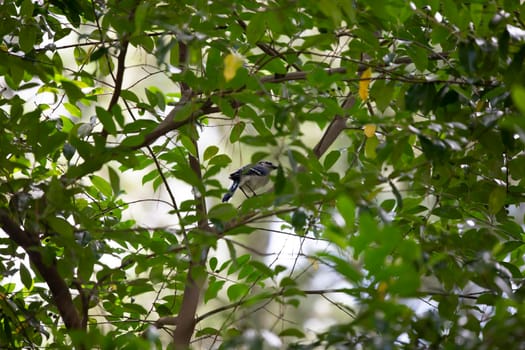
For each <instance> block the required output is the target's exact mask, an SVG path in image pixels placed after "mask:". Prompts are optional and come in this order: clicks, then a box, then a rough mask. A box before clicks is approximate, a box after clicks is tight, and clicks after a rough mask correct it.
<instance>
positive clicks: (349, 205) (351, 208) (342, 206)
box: [336, 195, 355, 228]
mask: <svg viewBox="0 0 525 350" xmlns="http://www.w3.org/2000/svg"><path fill="white" fill-rule="evenodd" d="M336 207H337V210H338V211H339V213H340V214H341V215H342V216H343V218H344V219H345V223H346V227H348V228H353V227H354V223H355V204H354V202H353V201H352V200H351V199H350V198H349V197H348V196H346V195H341V196H339V197H338V198H337V201H336Z"/></svg>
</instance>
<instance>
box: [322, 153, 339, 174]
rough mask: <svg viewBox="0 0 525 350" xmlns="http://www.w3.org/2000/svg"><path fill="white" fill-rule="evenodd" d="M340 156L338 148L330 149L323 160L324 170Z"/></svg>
mask: <svg viewBox="0 0 525 350" xmlns="http://www.w3.org/2000/svg"><path fill="white" fill-rule="evenodd" d="M340 156H341V152H340V151H338V150H333V151H330V153H328V154H327V155H326V157H325V159H324V162H323V167H324V168H325V170H329V169H330V168H331V167H332V166H333V165H334V164H335V162H337V160H338V159H339V157H340Z"/></svg>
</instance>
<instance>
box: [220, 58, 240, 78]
mask: <svg viewBox="0 0 525 350" xmlns="http://www.w3.org/2000/svg"><path fill="white" fill-rule="evenodd" d="M242 63H243V61H242V58H241V57H240V56H238V55H235V54H233V53H230V54H228V55H227V56H226V57H224V72H223V74H224V79H225V80H226V81H230V80H232V79H233V78H235V74H236V73H237V70H238V69H239V68H241V67H242Z"/></svg>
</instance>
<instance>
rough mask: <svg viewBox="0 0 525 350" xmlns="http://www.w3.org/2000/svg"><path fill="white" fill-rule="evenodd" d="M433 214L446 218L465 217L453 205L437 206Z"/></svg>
mask: <svg viewBox="0 0 525 350" xmlns="http://www.w3.org/2000/svg"><path fill="white" fill-rule="evenodd" d="M432 214H433V215H436V216H439V217H442V218H445V219H461V218H463V215H461V212H460V211H459V210H458V209H457V208H456V207H453V206H450V205H442V206H440V207H438V208H435V209H434V210H433V211H432Z"/></svg>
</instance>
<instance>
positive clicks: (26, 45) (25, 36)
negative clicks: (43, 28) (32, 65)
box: [18, 25, 37, 53]
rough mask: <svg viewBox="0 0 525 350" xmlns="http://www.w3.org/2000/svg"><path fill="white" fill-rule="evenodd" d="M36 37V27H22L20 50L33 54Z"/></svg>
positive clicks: (19, 38)
mask: <svg viewBox="0 0 525 350" xmlns="http://www.w3.org/2000/svg"><path fill="white" fill-rule="evenodd" d="M36 36H37V29H36V28H35V27H33V26H32V25H24V26H22V29H21V30H20V34H19V37H18V40H19V41H18V43H19V45H20V49H22V51H24V52H25V53H29V52H31V51H32V50H33V47H34V46H35V43H36Z"/></svg>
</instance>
